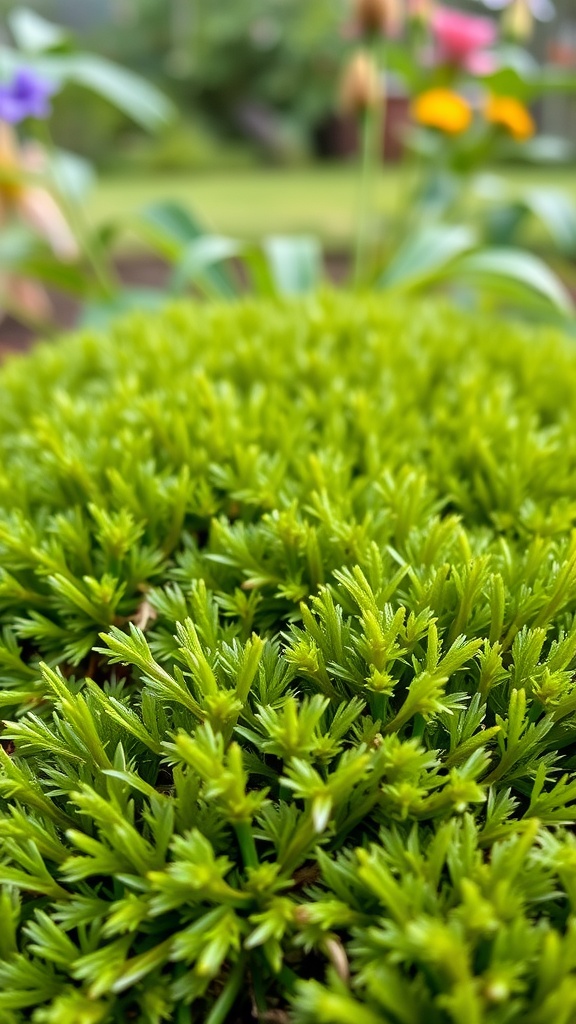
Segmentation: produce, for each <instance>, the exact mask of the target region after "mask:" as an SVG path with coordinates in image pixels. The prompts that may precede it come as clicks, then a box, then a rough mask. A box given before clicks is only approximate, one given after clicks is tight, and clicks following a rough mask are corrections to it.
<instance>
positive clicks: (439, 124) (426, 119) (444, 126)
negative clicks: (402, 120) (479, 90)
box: [412, 89, 472, 135]
mask: <svg viewBox="0 0 576 1024" xmlns="http://www.w3.org/2000/svg"><path fill="white" fill-rule="evenodd" d="M412 117H413V118H414V120H415V121H418V123H419V124H423V125H426V127H427V128H438V129H439V130H440V131H441V132H446V133H447V134H448V135H460V133H461V132H465V131H466V129H467V128H469V127H470V125H471V123H472V108H471V106H470V104H469V103H467V102H466V100H465V99H463V98H462V96H459V95H458V93H456V92H452V90H451V89H428V91H427V92H423V93H421V95H420V96H417V97H416V99H415V100H414V103H413V104H412Z"/></svg>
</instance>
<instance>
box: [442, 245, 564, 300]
mask: <svg viewBox="0 0 576 1024" xmlns="http://www.w3.org/2000/svg"><path fill="white" fill-rule="evenodd" d="M446 276H450V277H452V278H456V279H462V278H464V279H468V280H470V281H471V282H472V283H473V284H482V283H483V284H488V285H490V286H491V287H492V288H495V289H498V288H500V287H503V288H504V289H506V290H508V291H509V290H510V286H515V287H516V288H520V289H521V290H522V291H523V292H525V293H526V294H527V295H531V296H532V297H533V298H537V299H540V300H542V299H543V300H545V301H546V302H549V303H551V304H552V305H553V306H555V307H556V308H557V309H558V310H560V311H561V312H563V313H572V312H573V304H572V300H571V298H570V295H569V293H568V291H567V290H566V288H565V287H564V285H563V284H562V282H561V281H560V279H559V278H558V277H557V276H556V274H555V273H554V271H552V270H551V269H550V267H549V266H547V264H546V263H544V261H543V260H541V259H540V258H539V257H538V256H534V255H533V254H532V253H530V252H525V251H524V250H522V249H512V248H510V249H496V248H494V249H483V250H481V251H479V252H473V253H469V254H467V255H465V256H462V257H461V258H460V259H459V260H457V261H456V262H455V263H453V264H452V266H451V267H450V268H449V274H448V275H446Z"/></svg>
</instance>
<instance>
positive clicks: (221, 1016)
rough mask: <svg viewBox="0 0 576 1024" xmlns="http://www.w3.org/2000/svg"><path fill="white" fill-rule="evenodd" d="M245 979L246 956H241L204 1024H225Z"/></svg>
mask: <svg viewBox="0 0 576 1024" xmlns="http://www.w3.org/2000/svg"><path fill="white" fill-rule="evenodd" d="M245 980H246V958H245V957H243V956H241V957H240V959H239V961H238V963H237V964H236V966H235V968H234V970H233V971H232V973H231V974H230V977H229V978H228V981H227V982H226V985H225V987H224V989H223V991H222V992H221V994H220V995H219V997H218V999H217V1000H216V1002H215V1003H214V1006H213V1007H212V1010H211V1012H210V1013H209V1014H208V1016H207V1018H206V1024H225V1022H226V1020H227V1018H228V1015H229V1013H230V1012H231V1011H232V1010H233V1009H234V1003H235V1002H236V1000H237V998H238V995H239V993H240V989H241V988H242V984H243V983H244V981H245Z"/></svg>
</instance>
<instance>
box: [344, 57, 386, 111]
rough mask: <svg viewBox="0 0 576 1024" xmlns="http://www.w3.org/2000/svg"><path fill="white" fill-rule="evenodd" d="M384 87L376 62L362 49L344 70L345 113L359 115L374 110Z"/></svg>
mask: <svg viewBox="0 0 576 1024" xmlns="http://www.w3.org/2000/svg"><path fill="white" fill-rule="evenodd" d="M383 91H384V90H383V87H382V82H381V80H380V75H379V73H378V68H377V66H376V64H375V62H374V61H373V60H372V58H371V57H369V56H368V54H367V53H364V52H363V51H362V50H360V51H359V52H358V53H357V54H355V56H354V57H352V60H351V61H350V63H349V64H348V67H347V68H346V71H345V72H344V78H343V81H342V89H341V92H340V106H341V108H342V110H343V112H344V113H345V114H353V115H354V116H355V117H359V116H360V115H362V114H365V113H366V111H367V110H373V109H374V108H375V107H377V106H378V105H379V104H380V103H381V102H382V99H383Z"/></svg>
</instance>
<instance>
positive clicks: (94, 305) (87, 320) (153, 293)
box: [80, 288, 167, 329]
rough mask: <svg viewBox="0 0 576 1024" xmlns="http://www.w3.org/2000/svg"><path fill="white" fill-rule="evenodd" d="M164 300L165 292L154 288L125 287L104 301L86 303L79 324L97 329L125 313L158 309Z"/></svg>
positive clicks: (165, 298) (165, 299)
mask: <svg viewBox="0 0 576 1024" xmlns="http://www.w3.org/2000/svg"><path fill="white" fill-rule="evenodd" d="M166 301H167V297H166V294H165V293H164V292H161V291H157V290H156V289H154V288H127V289H125V290H124V291H121V292H118V294H117V295H115V296H114V297H113V298H111V299H108V300H106V301H99V302H89V303H87V304H86V305H85V306H84V309H83V311H82V316H81V318H80V326H81V327H92V328H98V329H100V328H102V327H107V326H108V324H110V323H111V322H112V321H113V320H115V319H116V318H117V317H119V316H123V315H124V314H125V313H131V312H134V311H138V310H158V309H161V308H162V306H164V305H165V304H166Z"/></svg>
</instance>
